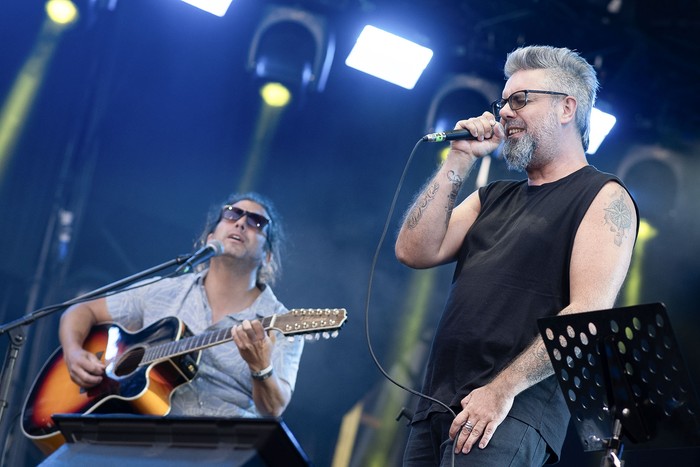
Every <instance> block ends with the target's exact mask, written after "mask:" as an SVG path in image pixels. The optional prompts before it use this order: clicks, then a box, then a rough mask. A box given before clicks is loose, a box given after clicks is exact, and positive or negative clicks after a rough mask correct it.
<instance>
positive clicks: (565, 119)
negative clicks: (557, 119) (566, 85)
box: [561, 96, 578, 123]
mask: <svg viewBox="0 0 700 467" xmlns="http://www.w3.org/2000/svg"><path fill="white" fill-rule="evenodd" d="M577 107H578V102H576V99H575V98H574V97H573V96H566V97H565V98H564V100H563V101H562V114H561V122H562V123H569V122H571V121H573V120H575V119H576V108H577Z"/></svg>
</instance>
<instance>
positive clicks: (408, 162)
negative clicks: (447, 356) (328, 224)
mask: <svg viewBox="0 0 700 467" xmlns="http://www.w3.org/2000/svg"><path fill="white" fill-rule="evenodd" d="M423 141H425V139H423V138H421V139H420V140H418V142H417V143H416V144H415V145H414V146H413V150H411V154H410V155H409V156H408V159H407V160H406V164H405V165H404V168H403V171H402V172H401V177H400V178H399V182H398V184H397V186H396V190H395V191H394V196H393V198H392V199H391V204H390V206H389V212H388V213H387V216H386V220H385V221H384V228H383V229H382V233H381V235H380V237H379V242H378V243H377V247H376V249H375V251H374V256H373V257H372V263H371V265H370V270H369V280H368V283H367V297H366V299H365V339H366V340H367V347H368V349H369V354H370V356H371V357H372V360H373V361H374V364H375V366H376V367H377V368H378V369H379V371H380V372H381V373H382V375H384V377H385V378H386V379H387V380H389V381H390V382H391V383H392V384H394V385H395V386H398V387H399V388H401V389H403V390H404V391H407V392H409V393H411V394H413V395H415V396H418V397H422V398H423V399H427V400H429V401H431V402H434V403H436V404H438V405H440V406H442V407H444V408H445V410H447V411H448V412H449V413H450V414H451V415H452V418H456V417H457V415H456V414H455V412H454V410H452V408H451V407H450V406H448V405H447V404H445V403H444V402H442V401H440V400H437V399H435V398H434V397H430V396H428V395H427V394H423V393H422V392H420V391H417V390H415V389H412V388H409V387H407V386H405V385H403V384H401V383H399V382H398V381H396V380H395V379H394V378H392V377H391V376H390V375H389V373H387V371H386V370H385V369H384V368H383V367H382V364H381V363H380V362H379V359H378V358H377V356H376V354H375V353H374V349H373V348H372V340H371V337H370V332H369V307H370V302H371V297H372V284H373V280H374V271H375V269H376V267H377V262H378V261H379V254H380V252H381V249H382V246H383V245H384V241H385V240H386V235H387V232H388V231H389V225H390V224H391V219H392V218H393V216H394V211H395V210H396V202H397V201H398V198H399V194H400V193H401V188H402V187H403V184H404V180H405V179H406V174H407V173H408V169H409V167H410V166H411V162H412V161H413V157H414V156H415V154H416V150H417V149H418V147H419V146H420V144H421V143H422V142H423ZM458 437H459V433H458V434H457V436H455V440H453V441H452V443H453V444H454V441H456V440H457V438H458ZM451 452H452V466H453V467H454V465H455V451H454V448H453V449H451Z"/></svg>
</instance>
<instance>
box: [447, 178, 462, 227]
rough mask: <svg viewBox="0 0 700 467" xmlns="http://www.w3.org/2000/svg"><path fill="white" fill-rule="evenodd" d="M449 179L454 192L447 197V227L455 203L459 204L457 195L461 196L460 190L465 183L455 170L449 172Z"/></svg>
mask: <svg viewBox="0 0 700 467" xmlns="http://www.w3.org/2000/svg"><path fill="white" fill-rule="evenodd" d="M447 179H448V180H449V181H450V183H451V184H452V190H451V191H450V194H449V195H448V197H447V213H446V214H447V215H446V217H445V225H447V224H449V222H450V216H451V215H452V210H453V209H454V207H455V203H456V202H457V195H458V194H459V190H460V188H462V183H464V180H462V177H460V176H459V175H458V174H456V173H455V172H454V170H450V171H449V172H447Z"/></svg>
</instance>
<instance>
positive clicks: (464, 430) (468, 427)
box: [462, 422, 474, 433]
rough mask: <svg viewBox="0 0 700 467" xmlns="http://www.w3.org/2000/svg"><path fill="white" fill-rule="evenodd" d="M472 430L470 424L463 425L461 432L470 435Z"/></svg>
mask: <svg viewBox="0 0 700 467" xmlns="http://www.w3.org/2000/svg"><path fill="white" fill-rule="evenodd" d="M473 429H474V425H472V424H471V422H467V423H465V424H464V426H463V427H462V431H463V432H465V433H471V432H472V430H473Z"/></svg>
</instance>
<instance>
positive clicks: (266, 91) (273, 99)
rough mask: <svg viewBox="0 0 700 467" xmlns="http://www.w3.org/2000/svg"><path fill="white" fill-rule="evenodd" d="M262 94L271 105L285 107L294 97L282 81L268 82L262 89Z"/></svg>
mask: <svg viewBox="0 0 700 467" xmlns="http://www.w3.org/2000/svg"><path fill="white" fill-rule="evenodd" d="M260 95H261V96H262V98H263V100H264V101H265V103H266V104H267V105H269V106H270V107H284V106H286V105H287V104H289V101H290V99H291V98H292V95H291V93H290V92H289V89H287V88H286V87H284V86H283V85H282V84H280V83H267V84H265V85H264V86H263V87H262V88H261V89H260Z"/></svg>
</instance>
